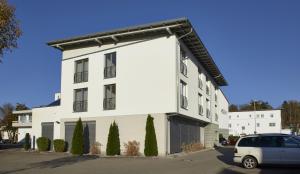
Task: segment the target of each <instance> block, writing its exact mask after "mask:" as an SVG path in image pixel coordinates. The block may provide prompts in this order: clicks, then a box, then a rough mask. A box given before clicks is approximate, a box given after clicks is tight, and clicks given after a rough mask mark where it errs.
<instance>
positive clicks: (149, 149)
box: [144, 114, 158, 156]
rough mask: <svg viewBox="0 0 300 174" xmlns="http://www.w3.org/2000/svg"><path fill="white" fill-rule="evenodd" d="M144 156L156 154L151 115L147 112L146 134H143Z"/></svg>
mask: <svg viewBox="0 0 300 174" xmlns="http://www.w3.org/2000/svg"><path fill="white" fill-rule="evenodd" d="M144 154H145V156H157V155H158V150H157V141H156V134H155V128H154V124H153V117H151V115H150V114H149V115H148V117H147V123H146V136H145V148H144Z"/></svg>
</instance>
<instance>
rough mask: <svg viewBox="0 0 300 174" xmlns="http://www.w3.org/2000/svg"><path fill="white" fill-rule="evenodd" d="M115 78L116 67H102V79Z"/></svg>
mask: <svg viewBox="0 0 300 174" xmlns="http://www.w3.org/2000/svg"><path fill="white" fill-rule="evenodd" d="M113 77H116V66H107V67H104V78H106V79H108V78H113Z"/></svg>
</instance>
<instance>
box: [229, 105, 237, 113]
mask: <svg viewBox="0 0 300 174" xmlns="http://www.w3.org/2000/svg"><path fill="white" fill-rule="evenodd" d="M238 111H239V108H238V106H237V105H235V104H231V105H230V106H229V112H238Z"/></svg>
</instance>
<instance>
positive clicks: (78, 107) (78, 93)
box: [73, 88, 88, 112]
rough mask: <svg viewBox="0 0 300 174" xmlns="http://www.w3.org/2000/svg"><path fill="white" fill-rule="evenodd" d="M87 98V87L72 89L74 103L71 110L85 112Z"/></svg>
mask: <svg viewBox="0 0 300 174" xmlns="http://www.w3.org/2000/svg"><path fill="white" fill-rule="evenodd" d="M87 98H88V89H87V88H81V89H75V90H74V103H73V111H74V112H85V111H87V104H88V103H87Z"/></svg>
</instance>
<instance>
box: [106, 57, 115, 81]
mask: <svg viewBox="0 0 300 174" xmlns="http://www.w3.org/2000/svg"><path fill="white" fill-rule="evenodd" d="M116 65H117V62H116V52H113V53H108V54H105V67H104V78H105V79H108V78H113V77H116Z"/></svg>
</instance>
